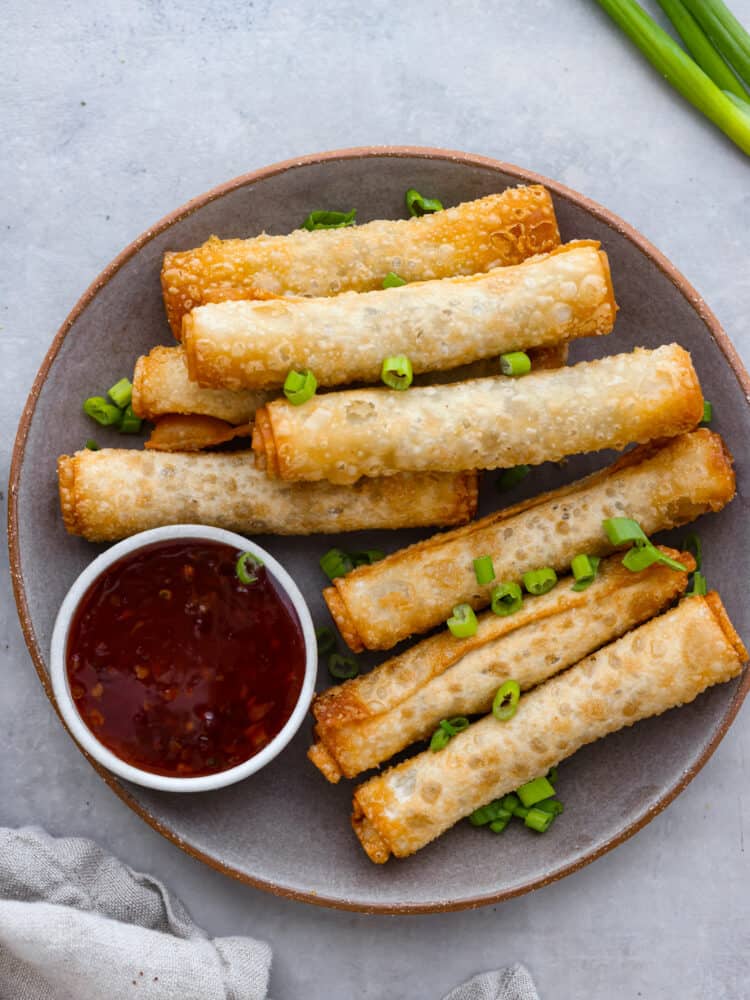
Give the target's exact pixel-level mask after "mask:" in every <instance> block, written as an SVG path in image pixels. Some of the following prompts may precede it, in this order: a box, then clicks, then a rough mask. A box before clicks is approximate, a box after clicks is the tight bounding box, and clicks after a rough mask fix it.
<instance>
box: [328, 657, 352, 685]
mask: <svg viewBox="0 0 750 1000" xmlns="http://www.w3.org/2000/svg"><path fill="white" fill-rule="evenodd" d="M328 673H329V674H330V675H331V677H335V678H336V680H337V681H349V680H351V679H352V677H356V676H357V674H358V673H359V664H358V663H357V661H356V660H355V659H354V657H353V656H346V655H345V654H344V653H332V654H331V656H329V657H328Z"/></svg>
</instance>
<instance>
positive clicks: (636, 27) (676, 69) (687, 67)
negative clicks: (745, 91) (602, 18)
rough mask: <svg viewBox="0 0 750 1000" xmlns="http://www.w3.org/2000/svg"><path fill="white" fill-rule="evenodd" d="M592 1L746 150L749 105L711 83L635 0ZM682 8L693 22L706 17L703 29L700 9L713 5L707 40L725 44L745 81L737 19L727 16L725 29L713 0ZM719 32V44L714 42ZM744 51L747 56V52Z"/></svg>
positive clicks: (694, 0) (748, 74) (693, 0)
mask: <svg viewBox="0 0 750 1000" xmlns="http://www.w3.org/2000/svg"><path fill="white" fill-rule="evenodd" d="M597 2H598V3H599V5H600V6H601V7H603V8H604V10H605V11H606V12H607V13H608V14H609V16H610V17H611V18H612V19H613V20H614V21H615V22H616V23H617V24H618V25H619V26H620V28H621V29H622V30H623V31H624V32H625V33H626V34H627V35H628V36H629V37H630V38H631V40H632V41H633V42H635V44H636V45H637V46H638V48H639V49H640V50H641V52H643V54H644V55H645V56H646V58H647V59H648V60H649V61H650V62H651V63H652V64H653V65H654V66H655V67H656V69H657V70H658V71H659V73H661V75H662V76H663V77H665V78H666V79H667V80H668V81H669V83H671V84H672V86H673V87H674V88H675V89H676V90H678V91H679V92H680V93H681V94H682V96H683V97H685V98H687V100H688V101H690V103H691V104H693V105H694V106H695V107H696V108H697V109H698V110H699V111H700V112H702V113H703V114H704V115H705V116H706V117H707V118H709V119H710V120H711V121H712V122H713V123H714V124H715V125H717V126H718V127H719V128H720V129H721V130H722V131H723V132H724V133H725V134H726V135H728V136H729V138H730V139H731V140H732V141H733V142H735V143H736V144H737V145H738V146H739V147H740V149H742V150H743V151H744V152H745V153H748V154H750V105H747V104H746V102H745V101H744V100H741V99H740V98H739V97H737V95H736V94H734V93H732V92H729V93H727V92H726V91H723V90H721V89H720V88H719V87H717V86H716V84H715V83H714V82H713V80H712V79H711V78H710V77H709V76H708V75H707V74H706V73H704V72H703V70H702V69H701V68H700V67H699V66H698V65H697V64H696V63H695V62H693V60H692V59H691V58H690V56H689V55H688V54H687V53H686V52H685V51H684V50H683V49H682V48H680V46H679V45H678V44H677V42H675V41H674V39H673V38H671V37H670V35H668V34H667V32H666V31H663V30H662V29H661V28H660V27H659V25H658V24H657V23H656V22H655V21H654V20H653V19H652V18H651V17H649V16H648V14H647V13H646V12H645V11H644V10H643V8H642V7H641V6H640V5H639V4H638V3H636V2H635V0H597ZM685 6H687V7H688V8H689V10H690V11H691V13H693V14H694V15H695V16H696V18H697V20H698V21H699V22H702V17H701V15H699V13H698V11H699V10H700V11H701V14H703V17H705V18H706V21H705V23H703V27H704V28H706V24H707V23H708V15H707V14H705V10H706V9H707V8H709V7H710V8H713V12H714V16H712V17H711V22H710V23H711V25H712V27H711V28H709V29H707V33H708V34H709V35H710V36H712V41H713V42H714V44H715V45H717V47H719V48H721V47H722V46H724V45H725V46H726V47H727V51H729V50H731V51H732V53H733V55H732V58H731V62H732V64H733V66H734V68H735V69H736V70H737V71H738V72H739V73H740V74H741V75H743V76H744V77H745V79H746V80H749V81H750V69H748V68H747V67H746V64H745V60H744V58H743V53H744V51H745V47H744V44H743V39H742V35H744V34H745V32H744V30H743V29H742V26H741V25H740V24H739V22H737V21H736V20H735V19H734V18H732V24H731V27H729V28H727V25H729V24H730V22H729V20H728V18H727V17H726V15H722V18H721V19H720V18H719V17H718V15H717V14H716V12H717V11H718V10H719V5H718V3H717V0H701V2H700V4H699V3H698V0H685ZM721 6H722V7H723V6H724V5H723V4H722V5H721ZM725 10H726V9H725ZM726 14H727V15H728V14H729V12H728V11H726ZM729 17H731V15H729ZM720 22H721V23H722V24H723V30H722V31H721V32H720V30H719V23H720ZM714 32H715V33H716V34H715V35H714V34H713V33H714ZM719 35H720V37H721V44H719ZM722 51H723V50H722ZM748 54H749V57H750V50H749V52H748ZM748 65H750V64H748Z"/></svg>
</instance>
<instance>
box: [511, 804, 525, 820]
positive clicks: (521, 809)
mask: <svg viewBox="0 0 750 1000" xmlns="http://www.w3.org/2000/svg"><path fill="white" fill-rule="evenodd" d="M513 815H514V816H516V817H518V819H526V817H527V816H528V815H529V810H528V809H527V808H526V806H521V805H518V806H516V808H515V809H514V810H513Z"/></svg>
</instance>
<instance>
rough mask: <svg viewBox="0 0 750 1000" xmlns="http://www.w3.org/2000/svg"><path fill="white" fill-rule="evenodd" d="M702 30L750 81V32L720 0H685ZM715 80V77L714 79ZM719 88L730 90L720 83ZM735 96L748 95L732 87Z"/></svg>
mask: <svg viewBox="0 0 750 1000" xmlns="http://www.w3.org/2000/svg"><path fill="white" fill-rule="evenodd" d="M684 3H685V6H686V7H687V8H688V10H690V12H691V13H692V14H693V16H694V17H695V19H696V20H697V21H698V22H699V23H700V25H701V26H702V28H703V30H704V31H705V32H706V34H707V35H708V36H709V37H710V39H711V41H712V42H713V43H714V45H715V46H716V48H717V49H718V50H719V52H721V54H722V55H723V56H724V58H725V59H726V60H727V62H729V63H731V64H732V66H733V67H734V68H735V70H736V71H737V74H738V75H739V76H741V77H742V79H743V80H744V81H745V83H748V84H750V35H748V33H747V31H745V29H744V28H743V27H742V25H741V24H740V22H739V21H738V20H737V18H736V17H735V16H734V15H733V14H732V12H731V11H730V10H729V8H728V7H727V5H726V4H724V3H722V2H721V0H684ZM717 82H718V81H717ZM722 90H732V88H731V87H723V86H722ZM733 93H735V94H736V95H737V96H738V97H741V98H742V99H743V100H747V95H746V94H743V93H741V92H739V93H738V92H737V90H734V91H733Z"/></svg>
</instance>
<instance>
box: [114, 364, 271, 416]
mask: <svg viewBox="0 0 750 1000" xmlns="http://www.w3.org/2000/svg"><path fill="white" fill-rule="evenodd" d="M272 395H273V393H268V392H257V391H256V392H251V391H247V390H246V391H244V392H230V391H229V390H227V389H202V388H201V387H200V386H199V385H197V384H196V383H195V382H191V381H190V377H189V375H188V369H187V364H186V362H185V353H184V351H183V349H182V347H154V349H153V350H152V351H150V353H148V354H146V355H144V356H143V357H140V358H138V361H137V362H136V365H135V374H134V375H133V403H132V405H133V411H134V412H135V414H136V416H138V417H143V418H144V419H145V420H156V419H157V418H158V417H161V416H164V415H165V414H167V413H169V414H172V413H180V414H187V413H197V414H200V415H201V416H205V417H216V418H217V419H218V420H226V421H227V422H228V423H230V424H246V423H248V422H249V421H251V420H252V419H253V417H254V416H255V411H256V410H257V409H258V407H259V406H262V405H263V404H264V403H266V402H267V401H268V400H269V399H270V398H271V396H272Z"/></svg>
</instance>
